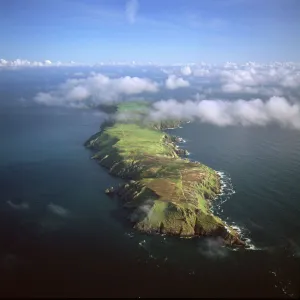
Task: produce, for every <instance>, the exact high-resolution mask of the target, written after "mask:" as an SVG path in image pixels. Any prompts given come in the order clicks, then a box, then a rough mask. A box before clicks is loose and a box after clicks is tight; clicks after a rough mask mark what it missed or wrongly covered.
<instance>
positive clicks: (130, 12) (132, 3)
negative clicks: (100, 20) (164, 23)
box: [126, 0, 139, 24]
mask: <svg viewBox="0 0 300 300" xmlns="http://www.w3.org/2000/svg"><path fill="white" fill-rule="evenodd" d="M138 10H139V2H138V0H128V1H127V3H126V17H127V19H128V21H129V23H132V24H133V23H135V21H136V16H137V12H138Z"/></svg>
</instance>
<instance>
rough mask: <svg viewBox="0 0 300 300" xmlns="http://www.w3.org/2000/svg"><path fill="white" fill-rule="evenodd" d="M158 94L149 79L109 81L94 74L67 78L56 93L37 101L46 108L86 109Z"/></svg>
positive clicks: (115, 79)
mask: <svg viewBox="0 0 300 300" xmlns="http://www.w3.org/2000/svg"><path fill="white" fill-rule="evenodd" d="M157 91H158V85H157V83H155V82H153V81H151V80H149V79H147V78H139V77H130V76H125V77H120V78H109V77H107V76H105V75H102V74H97V73H93V74H92V75H91V76H89V77H87V78H72V79H68V80H67V81H66V82H65V83H63V84H62V85H60V86H59V87H58V89H57V90H53V91H50V92H48V93H44V92H42V93H38V94H37V95H36V96H35V98H34V100H35V101H36V102H38V103H41V104H45V105H55V106H70V107H87V106H90V105H97V104H100V103H104V102H116V101H122V100H123V98H124V97H125V96H128V95H138V94H141V93H144V92H148V93H155V92H157Z"/></svg>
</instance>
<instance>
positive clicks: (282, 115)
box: [149, 97, 300, 130]
mask: <svg viewBox="0 0 300 300" xmlns="http://www.w3.org/2000/svg"><path fill="white" fill-rule="evenodd" d="M149 118H150V119H154V120H158V119H168V118H181V119H182V118H185V119H190V120H198V121H200V122H203V123H209V124H213V125H217V126H229V125H231V126H233V125H242V126H250V125H256V126H265V125H268V124H273V123H274V124H278V125H280V126H282V127H287V128H293V129H298V130H300V106H299V104H292V103H290V102H288V101H287V100H286V99H285V98H283V97H271V98H270V99H269V100H267V101H262V100H261V99H253V100H250V101H246V100H236V101H224V100H201V101H191V100H187V101H185V102H178V101H176V100H173V99H170V100H162V101H158V102H155V103H154V104H153V111H152V112H151V113H150V115H149Z"/></svg>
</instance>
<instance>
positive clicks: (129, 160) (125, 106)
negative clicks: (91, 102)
mask: <svg viewBox="0 0 300 300" xmlns="http://www.w3.org/2000/svg"><path fill="white" fill-rule="evenodd" d="M149 106H150V104H149V103H147V102H141V101H135V102H122V103H120V104H116V105H113V107H112V105H110V106H106V105H104V106H103V105H102V107H100V109H101V110H103V111H106V112H109V113H110V115H111V118H110V119H108V120H107V121H105V122H104V123H103V124H102V125H101V128H100V132H98V133H96V134H94V135H93V136H92V137H91V138H89V139H88V140H87V141H86V142H85V146H86V147H87V148H89V149H91V150H93V156H92V158H93V159H94V160H96V161H97V162H98V163H99V164H100V165H101V166H103V167H105V168H107V169H108V172H109V173H110V174H112V175H114V176H117V177H120V178H123V179H124V180H125V181H126V182H125V183H124V184H120V185H119V186H117V187H108V188H107V190H106V191H105V192H106V193H107V194H108V195H111V196H114V197H118V198H119V199H120V200H121V201H122V204H123V206H124V207H125V208H126V209H128V219H129V220H130V222H132V224H133V227H134V228H135V229H137V230H139V231H141V232H145V233H150V234H152V233H158V234H169V235H177V236H180V237H193V236H213V237H220V238H221V239H222V241H224V244H226V245H234V246H243V245H245V243H244V242H243V241H242V240H241V239H240V237H239V235H238V233H237V232H236V231H235V230H234V229H233V228H231V227H230V226H228V225H227V224H226V223H225V222H224V221H222V220H221V219H220V218H219V217H217V216H215V215H213V213H212V212H211V210H210V207H211V205H212V203H213V201H214V199H216V197H217V196H218V194H219V193H220V176H219V175H218V174H217V172H216V171H214V170H213V169H211V168H209V167H208V166H206V165H204V164H202V163H200V162H192V161H190V160H189V159H188V158H187V157H186V151H185V150H183V149H181V148H180V147H179V146H178V145H177V142H178V141H180V139H179V138H178V137H175V136H171V135H169V134H167V133H166V132H164V131H163V130H165V129H167V128H174V127H178V126H180V125H181V124H182V123H183V122H184V120H166V121H152V122H150V121H145V119H146V118H144V117H143V116H146V114H147V110H148V109H149ZM126 116H127V117H126Z"/></svg>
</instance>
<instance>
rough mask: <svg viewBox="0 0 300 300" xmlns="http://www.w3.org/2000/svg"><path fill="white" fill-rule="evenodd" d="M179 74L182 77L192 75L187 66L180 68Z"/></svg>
mask: <svg viewBox="0 0 300 300" xmlns="http://www.w3.org/2000/svg"><path fill="white" fill-rule="evenodd" d="M181 74H182V75H184V76H189V75H191V74H192V70H191V68H190V67H189V66H185V67H182V68H181Z"/></svg>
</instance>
